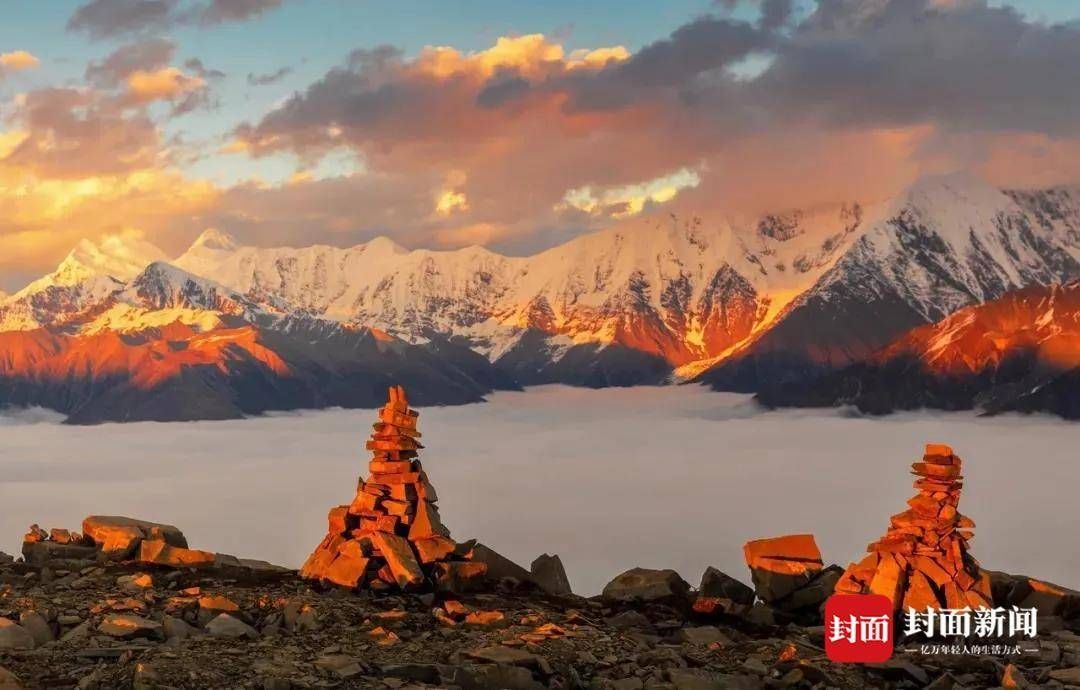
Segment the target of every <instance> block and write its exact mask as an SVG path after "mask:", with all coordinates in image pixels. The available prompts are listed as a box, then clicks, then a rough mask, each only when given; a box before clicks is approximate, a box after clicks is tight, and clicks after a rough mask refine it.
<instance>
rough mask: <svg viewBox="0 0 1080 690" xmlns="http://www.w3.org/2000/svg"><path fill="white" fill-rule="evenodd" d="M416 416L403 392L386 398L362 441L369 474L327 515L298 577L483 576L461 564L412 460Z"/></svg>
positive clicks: (404, 581) (410, 579)
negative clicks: (323, 533)
mask: <svg viewBox="0 0 1080 690" xmlns="http://www.w3.org/2000/svg"><path fill="white" fill-rule="evenodd" d="M417 417H418V415H417V413H416V411H415V410H411V409H409V403H408V400H407V399H406V398H405V389H404V388H402V387H401V386H393V387H391V388H390V393H389V400H388V401H387V403H386V405H385V406H383V408H382V409H381V410H379V420H378V421H377V422H375V424H374V425H373V428H374V431H373V432H372V434H371V438H370V439H369V440H368V442H367V449H368V450H370V451H371V452H372V457H371V461H370V462H369V463H368V469H369V471H370V475H369V476H368V478H367V480H364V479H361V480H360V483H359V485H358V487H357V490H356V497H355V498H354V499H353V501H352V503H351V504H349V505H343V506H338V507H336V508H333V509H331V510H330V514H329V523H330V526H329V532H328V534H327V535H326V537H325V538H324V539H323V540H322V542H320V543H319V545H318V547H316V549H315V551H314V553H312V554H311V556H309V557H308V559H307V561H306V562H305V563H304V565H303V567H302V568H301V569H300V576H301V577H303V578H306V579H309V580H316V581H319V582H323V583H328V584H334V585H338V586H340V587H348V588H359V587H368V588H371V589H389V588H392V587H394V586H396V587H399V588H401V589H403V590H412V591H415V590H421V589H426V588H430V587H432V586H441V588H444V589H458V588H460V586H461V584H462V583H463V582H465V583H467V582H468V581H470V580H478V579H480V578H482V577H483V575H484V573H485V571H486V567H485V566H484V564H482V563H471V562H465V561H464V555H463V554H464V553H466V552H467V549H466V548H461V549H459V548H458V545H457V544H456V543H455V542H454V541H453V540H452V539H450V532H449V531H448V530H447V529H446V527H444V526H443V524H442V521H441V520H440V519H439V509H438V507H437V506H436V504H435V502H436V501H437V500H438V497H437V496H436V494H435V489H434V488H433V487H432V486H431V482H429V481H428V477H427V474H426V473H425V472H424V468H423V467H422V466H421V465H420V460H419V459H418V455H419V451H420V449H421V448H423V446H422V445H420V442H419V440H418V439H419V438H420V432H419V431H417V429H416V420H417Z"/></svg>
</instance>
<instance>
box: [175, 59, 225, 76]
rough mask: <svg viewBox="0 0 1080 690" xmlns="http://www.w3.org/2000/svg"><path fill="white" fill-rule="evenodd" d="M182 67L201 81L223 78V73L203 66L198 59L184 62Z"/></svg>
mask: <svg viewBox="0 0 1080 690" xmlns="http://www.w3.org/2000/svg"><path fill="white" fill-rule="evenodd" d="M184 67H186V68H187V69H189V70H191V71H192V72H193V73H194V74H197V75H198V76H199V77H202V78H203V79H222V78H224V77H225V73H224V72H222V71H221V70H219V69H212V68H210V67H207V66H206V65H205V64H203V61H202V60H200V59H199V58H190V59H188V60H185V61H184Z"/></svg>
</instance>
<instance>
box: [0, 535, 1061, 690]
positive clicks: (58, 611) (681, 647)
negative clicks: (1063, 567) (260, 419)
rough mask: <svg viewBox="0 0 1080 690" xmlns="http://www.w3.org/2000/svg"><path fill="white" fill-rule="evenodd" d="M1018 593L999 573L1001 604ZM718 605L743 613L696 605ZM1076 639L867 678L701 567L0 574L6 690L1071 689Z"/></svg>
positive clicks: (867, 672)
mask: <svg viewBox="0 0 1080 690" xmlns="http://www.w3.org/2000/svg"><path fill="white" fill-rule="evenodd" d="M796 541H798V540H796ZM69 568H71V569H70V570H69ZM523 572H528V571H523ZM1026 583H1027V580H1026V578H1013V577H1010V576H998V575H996V574H995V586H998V585H1000V588H1001V589H1002V590H1003V591H1009V590H1012V589H1017V590H1018V591H1020V590H1026V588H1027V584H1026ZM762 591H765V590H762ZM796 591H798V590H796ZM1028 591H1030V590H1028ZM1075 596H1078V595H1076V594H1075V593H1062V595H1061V596H1059V597H1058V599H1059V601H1058V603H1056V604H1054V607H1055V608H1057V609H1058V610H1064V608H1065V607H1064V605H1063V604H1064V602H1065V601H1066V600H1067V599H1068V597H1075ZM721 598H727V599H730V600H732V601H738V602H740V603H739V605H738V606H735V607H733V608H731V609H730V610H721V609H717V610H714V611H712V612H704V611H703V610H702V608H703V607H701V606H699V605H698V603H699V602H700V601H702V600H706V599H721ZM1078 632H1080V617H1078V618H1075V619H1069V620H1060V621H1059V624H1058V625H1057V626H1047V628H1046V632H1045V633H1044V634H1043V635H1041V636H1040V645H1041V647H1040V653H1039V654H1037V655H1027V656H1023V657H1017V658H1012V659H1002V658H993V657H978V656H966V657H950V656H940V657H930V658H921V657H918V656H915V657H909V656H905V657H902V658H895V659H893V660H892V661H890V662H888V663H886V664H883V665H880V666H874V667H865V666H859V665H851V664H832V663H830V662H829V661H828V660H827V659H826V658H825V656H824V653H823V650H822V646H823V635H824V629H823V628H822V626H821V624H820V621H793V620H792V618H791V614H790V613H788V612H786V611H783V610H781V609H777V608H775V607H773V606H770V605H768V604H765V603H764V602H762V601H761V600H760V599H757V598H756V597H755V590H754V589H753V588H751V587H748V586H747V585H746V584H743V583H742V582H740V581H739V580H737V579H736V578H734V577H731V576H728V575H726V574H724V573H722V572H720V571H718V570H716V569H714V568H710V569H708V570H707V571H706V572H705V574H704V575H703V576H702V579H701V585H700V587H699V588H698V590H697V591H695V590H694V588H692V587H691V586H690V585H689V584H688V583H687V582H686V581H685V580H683V579H682V577H681V576H680V575H679V574H678V573H677V572H675V571H673V570H650V569H645V568H635V569H632V570H631V571H627V572H626V573H623V574H622V575H619V576H618V577H616V578H615V579H614V580H612V582H611V583H609V584H608V586H607V587H605V589H604V593H603V595H601V596H597V597H592V598H582V597H577V596H573V595H561V596H554V595H550V594H547V593H545V592H543V591H542V590H541V589H540V588H539V587H537V586H535V585H532V584H530V583H528V582H525V581H520V580H516V579H515V578H512V577H504V578H502V579H501V580H500V581H498V582H497V583H496V582H489V583H488V584H487V585H486V586H485V587H484V589H483V590H482V591H478V592H470V593H464V594H454V593H448V592H428V593H423V594H413V593H401V592H398V591H396V590H387V591H384V592H373V591H370V590H363V591H361V592H359V593H350V592H346V591H345V590H332V591H330V592H329V593H326V592H320V591H318V590H317V589H313V588H312V583H311V582H310V581H308V580H304V579H302V578H299V577H297V576H296V575H295V574H292V573H290V574H287V575H285V576H282V577H279V578H277V579H275V580H265V579H259V578H249V577H244V576H242V575H241V576H238V575H236V574H235V573H233V572H230V571H226V570H222V569H220V568H219V567H218V566H214V565H210V566H203V567H199V568H178V569H174V568H160V567H158V568H144V567H143V566H142V565H140V564H139V563H138V562H136V561H134V560H128V561H115V560H102V561H100V562H99V561H96V560H82V561H81V562H80V561H76V560H70V559H65V560H57V561H49V562H47V563H45V564H42V565H35V564H31V563H27V562H12V561H10V560H5V559H0V688H3V689H4V690H11V689H12V688H26V689H28V690H29V689H31V688H79V689H81V690H114V689H126V688H138V689H140V690H145V689H148V688H184V689H192V690H194V689H199V690H205V689H207V688H249V689H253V690H293V689H295V688H378V689H380V690H382V689H389V690H400V689H401V688H404V687H450V688H462V689H467V690H497V689H499V688H512V689H515V690H541V689H542V688H551V689H552V690H555V689H557V688H558V689H569V688H596V689H597V690H601V689H609V688H610V689H611V690H646V689H648V690H713V689H716V690H720V689H722V688H736V689H740V688H742V689H756V688H871V687H874V688H918V687H925V686H930V687H934V688H937V689H938V690H940V689H942V688H952V689H953V690H962V689H963V688H969V689H971V690H975V689H976V688H987V687H992V686H997V685H999V684H1004V683H1006V682H1008V683H1013V685H1010V686H1009V687H1021V686H1022V684H1023V683H1040V684H1043V685H1044V686H1045V687H1062V685H1070V684H1072V682H1070V679H1075V678H1077V677H1080V675H1078V674H1080V634H1077V633H1078ZM1074 682H1075V681H1074Z"/></svg>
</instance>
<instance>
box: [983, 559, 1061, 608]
mask: <svg viewBox="0 0 1080 690" xmlns="http://www.w3.org/2000/svg"><path fill="white" fill-rule="evenodd" d="M985 572H986V573H987V574H988V575H989V576H990V591H991V593H992V596H993V599H994V605H995V606H1004V607H1010V606H1019V607H1020V608H1032V607H1034V608H1036V609H1038V610H1039V615H1040V616H1061V617H1062V618H1064V619H1066V620H1072V619H1080V592H1077V591H1076V590H1072V589H1069V588H1068V587H1062V586H1061V585H1055V584H1052V583H1049V582H1044V581H1042V580H1036V579H1035V578H1032V577H1028V576H1027V575H1010V574H1009V573H1003V572H998V571H995V570H987V571H985Z"/></svg>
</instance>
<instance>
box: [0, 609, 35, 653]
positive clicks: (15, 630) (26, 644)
mask: <svg viewBox="0 0 1080 690" xmlns="http://www.w3.org/2000/svg"><path fill="white" fill-rule="evenodd" d="M34 645H35V643H34V636H33V635H32V634H30V631H29V630H27V629H26V628H24V627H22V626H21V625H19V624H18V623H16V622H15V621H13V620H11V619H10V618H3V617H0V650H3V649H33V648H34Z"/></svg>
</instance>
